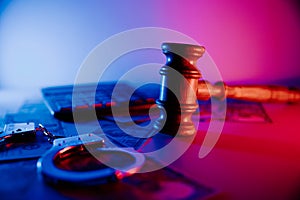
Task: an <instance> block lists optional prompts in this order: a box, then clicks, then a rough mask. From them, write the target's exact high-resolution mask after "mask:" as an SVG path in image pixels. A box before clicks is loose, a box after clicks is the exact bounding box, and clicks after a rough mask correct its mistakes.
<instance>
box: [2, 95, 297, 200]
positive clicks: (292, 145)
mask: <svg viewBox="0 0 300 200" xmlns="http://www.w3.org/2000/svg"><path fill="white" fill-rule="evenodd" d="M11 96H13V95H11ZM2 102H3V101H2ZM8 102H9V101H7V102H6V103H8ZM10 104H11V102H10ZM3 105H4V103H3V104H2V106H3ZM264 108H265V110H266V112H267V113H268V115H269V117H270V118H271V119H272V123H260V122H253V123H251V122H248V123H246V122H245V123H240V122H226V123H225V125H224V127H223V131H222V134H221V136H220V138H219V141H218V142H217V144H216V146H215V147H214V149H213V150H212V151H211V152H210V153H209V154H208V155H207V156H206V157H204V158H199V156H198V153H199V149H200V147H201V143H202V141H203V138H204V136H205V134H206V130H207V127H208V125H209V123H208V122H201V123H200V126H199V130H198V133H197V136H196V139H195V141H194V142H193V144H192V145H191V147H190V148H189V149H188V150H187V151H186V152H185V153H184V154H183V156H182V157H180V158H179V159H178V160H177V161H175V162H174V163H173V164H171V166H170V167H171V168H173V169H176V170H178V171H180V172H182V173H183V174H184V175H186V176H187V177H189V178H191V179H193V180H195V181H197V182H199V183H201V184H204V185H206V186H208V187H211V188H214V189H215V190H216V191H218V193H219V194H220V195H219V196H218V197H219V199H233V200H240V199H243V200H245V199H251V200H252V199H273V200H274V199H299V197H300V192H299V191H300V135H299V134H300V133H299V128H300V117H299V114H300V105H299V104H295V105H288V104H264ZM156 143H161V141H158V139H155V138H154V139H153V140H152V141H151V142H150V143H149V144H148V145H149V146H148V147H149V148H151V145H155V144H156ZM35 163H36V160H29V161H19V162H8V163H1V164H0V171H1V173H2V175H1V176H0V182H1V187H0V192H1V196H2V197H11V198H12V199H23V198H25V199H34V198H41V197H45V199H47V195H49V194H51V195H50V196H51V197H52V198H56V197H57V198H59V197H61V193H58V192H57V191H56V190H55V189H53V188H52V187H49V186H47V185H45V184H44V183H43V182H42V181H40V180H39V179H38V175H37V174H36V168H35V167H32V166H33V165H34V166H35ZM24 174H28V175H30V176H29V177H28V179H30V180H27V181H20V179H24ZM25 178H26V176H25ZM11 182H19V183H20V184H18V185H17V184H10V183H11ZM67 199H68V198H67Z"/></svg>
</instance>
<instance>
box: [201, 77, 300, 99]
mask: <svg viewBox="0 0 300 200" xmlns="http://www.w3.org/2000/svg"><path fill="white" fill-rule="evenodd" d="M211 97H214V98H217V99H224V98H233V99H240V100H247V101H254V102H270V103H300V90H299V89H290V88H288V87H283V86H263V85H252V86H248V85H235V86H228V85H226V84H224V83H223V82H218V83H216V84H214V85H212V84H210V83H209V82H207V81H204V80H199V82H198V90H197V98H198V100H208V99H209V98H211Z"/></svg>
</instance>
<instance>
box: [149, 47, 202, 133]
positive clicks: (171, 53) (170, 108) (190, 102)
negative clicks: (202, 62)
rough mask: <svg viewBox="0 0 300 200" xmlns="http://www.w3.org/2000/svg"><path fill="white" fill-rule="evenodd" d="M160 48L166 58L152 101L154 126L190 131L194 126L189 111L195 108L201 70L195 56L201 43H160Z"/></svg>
mask: <svg viewBox="0 0 300 200" xmlns="http://www.w3.org/2000/svg"><path fill="white" fill-rule="evenodd" d="M162 51H163V53H164V54H165V56H166V58H167V62H166V64H165V65H164V66H163V67H162V68H161V69H160V75H161V89H160V96H159V99H158V100H157V101H156V103H157V106H158V108H159V109H160V117H159V119H158V120H157V122H156V123H155V128H157V129H160V132H162V133H166V134H169V135H174V136H175V135H176V134H177V133H178V134H179V135H193V134H194V133H195V132H196V130H195V126H194V123H193V122H192V119H191V117H192V114H193V113H194V112H195V111H196V109H197V108H198V104H197V88H198V80H199V78H200V77H201V73H200V72H199V70H198V69H197V67H196V62H197V60H198V59H199V58H200V57H201V56H202V55H203V53H204V52H205V48H204V47H202V46H197V45H191V44H181V43H163V44H162Z"/></svg>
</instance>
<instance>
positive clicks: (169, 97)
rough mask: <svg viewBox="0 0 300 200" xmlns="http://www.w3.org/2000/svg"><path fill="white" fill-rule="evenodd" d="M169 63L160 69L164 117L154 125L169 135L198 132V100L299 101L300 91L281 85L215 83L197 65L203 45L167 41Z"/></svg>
mask: <svg viewBox="0 0 300 200" xmlns="http://www.w3.org/2000/svg"><path fill="white" fill-rule="evenodd" d="M161 48H162V51H163V53H164V54H165V56H166V60H167V62H166V64H165V65H164V66H163V67H162V68H161V69H160V75H161V88H160V96H159V99H157V100H156V104H157V107H158V108H159V110H160V117H159V118H158V120H157V121H156V122H155V124H154V128H156V129H157V130H159V131H160V132H162V133H166V134H169V135H174V136H175V135H176V134H177V133H178V134H179V135H182V136H188V135H193V134H195V132H196V130H195V126H194V123H193V121H192V119H191V117H192V114H193V113H194V112H195V111H196V109H197V108H198V104H197V100H208V99H209V98H216V99H219V100H223V99H225V98H234V99H241V100H248V101H256V102H291V103H294V102H299V101H300V91H299V90H296V89H289V88H287V87H281V86H258V85H257V86H228V85H226V84H225V83H224V82H218V83H216V84H214V85H212V84H210V83H209V82H207V81H205V80H201V79H200V78H201V77H202V75H201V73H200V71H199V70H198V68H197V67H196V62H197V60H198V59H199V58H200V57H201V56H202V55H203V54H204V52H205V48H204V47H203V46H198V45H191V44H181V43H163V44H162V46H161Z"/></svg>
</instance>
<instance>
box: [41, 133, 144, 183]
mask: <svg viewBox="0 0 300 200" xmlns="http://www.w3.org/2000/svg"><path fill="white" fill-rule="evenodd" d="M103 161H104V162H103ZM144 162H145V158H144V155H143V154H140V153H137V152H135V151H134V150H133V148H117V147H109V146H106V143H105V139H104V137H101V136H97V135H95V134H92V133H89V134H83V135H79V136H73V137H68V138H60V139H55V140H54V141H53V146H52V148H51V149H50V150H49V151H47V152H46V153H45V154H44V155H43V156H42V157H41V158H40V159H39V160H38V162H37V170H38V173H39V174H40V175H42V177H43V178H44V180H46V182H48V183H51V184H55V185H60V184H71V185H80V186H91V185H97V184H102V183H107V182H110V181H115V180H118V179H121V178H123V177H125V176H128V175H131V174H133V173H135V172H137V171H138V170H139V169H140V168H141V167H142V166H143V164H144Z"/></svg>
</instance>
